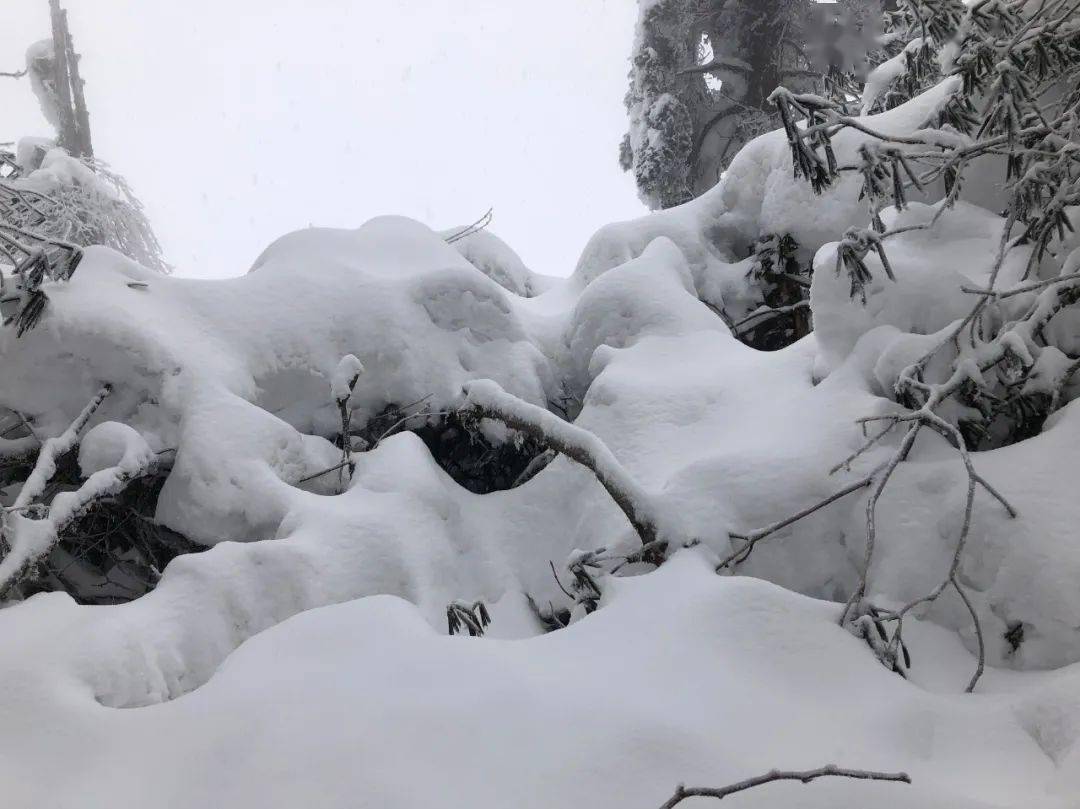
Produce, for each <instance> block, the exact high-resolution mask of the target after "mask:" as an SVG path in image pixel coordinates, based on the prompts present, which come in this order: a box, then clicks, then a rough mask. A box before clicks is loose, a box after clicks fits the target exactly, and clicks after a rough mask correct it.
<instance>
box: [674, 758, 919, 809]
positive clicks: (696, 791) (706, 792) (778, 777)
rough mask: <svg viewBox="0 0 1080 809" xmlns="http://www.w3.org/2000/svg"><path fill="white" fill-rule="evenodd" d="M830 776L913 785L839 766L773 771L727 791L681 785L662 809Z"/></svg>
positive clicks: (900, 775) (898, 777)
mask: <svg viewBox="0 0 1080 809" xmlns="http://www.w3.org/2000/svg"><path fill="white" fill-rule="evenodd" d="M828 776H834V777H840V778H854V779H857V780H861V781H897V782H899V783H902V784H910V783H911V778H910V777H909V776H908V774H907V773H904V772H874V771H872V770H849V769H845V768H842V767H837V766H836V765H835V764H827V765H826V766H824V767H819V768H818V769H816V770H803V771H801V772H799V771H785V770H770V771H769V772H767V773H765V774H764V775H758V776H755V777H754V778H747V779H746V780H745V781H739V782H737V783H734V784H729V785H728V786H726V787H685V786H683V785H682V784H679V786H678V787H677V788H676V790H675V794H674V795H672V796H671V797H670V798H668V800H667V801H666V802H665V803H664V804H663V805H662V806H661V807H660V809H672V807H674V806H676V805H677V804H679V803H682V802H683V801H684V800H686V799H687V798H716V799H717V800H722V799H723V798H726V797H727V796H728V795H734V794H735V793H736V792H744V791H746V790H748V789H753V788H754V787H759V786H761V785H762V784H768V783H771V782H773V781H801V782H802V783H804V784H808V783H810V782H811V781H814V780H816V779H818V778H825V777H828Z"/></svg>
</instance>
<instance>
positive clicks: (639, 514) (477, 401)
mask: <svg viewBox="0 0 1080 809" xmlns="http://www.w3.org/2000/svg"><path fill="white" fill-rule="evenodd" d="M465 398H466V402H465V406H466V407H467V408H469V407H471V408H473V409H474V410H475V411H476V413H477V415H479V416H482V417H484V418H489V419H494V420H496V421H500V422H502V423H503V424H505V425H506V426H507V427H510V428H511V429H514V430H519V431H521V432H523V433H525V434H527V435H530V436H532V437H534V438H536V439H537V440H539V441H541V442H543V443H544V444H546V445H547V446H548V447H550V448H551V449H553V450H555V451H556V452H559V453H561V454H563V455H565V456H566V457H567V458H570V459H571V460H572V461H576V462H577V463H579V464H581V465H582V466H584V467H585V468H586V469H588V470H590V471H591V472H592V473H593V474H594V475H596V479H597V480H598V481H599V482H600V484H601V485H602V486H603V487H604V489H605V490H606V491H607V493H608V494H609V495H611V499H612V500H614V501H615V504H616V505H618V507H619V508H620V509H622V512H623V514H625V515H626V518H627V519H628V520H629V521H630V524H631V525H632V526H633V527H634V530H635V531H637V534H638V536H639V537H640V538H641V542H642V545H644V546H647V547H649V548H655V549H656V550H660V547H659V546H660V545H664V544H666V543H667V542H668V541H670V540H671V539H673V537H671V536H669V535H668V534H667V533H666V532H665V531H664V530H663V529H662V528H661V525H660V521H659V520H658V519H657V516H656V505H655V502H654V499H653V496H652V495H651V494H649V493H648V492H646V491H645V490H644V489H642V488H641V486H640V485H639V484H638V482H637V481H636V480H634V478H633V477H632V476H631V475H630V473H629V472H627V471H626V468H625V467H624V466H623V465H622V464H621V463H619V460H618V459H617V458H616V457H615V455H614V454H613V453H612V451H611V450H610V449H609V448H608V446H607V445H606V444H605V443H604V442H603V441H601V440H600V439H599V438H597V436H596V435H594V434H593V433H591V432H589V431H588V430H586V429H584V428H582V427H578V426H577V425H575V424H570V423H568V422H565V421H563V420H562V419H560V418H559V417H558V416H555V415H554V414H552V413H550V412H548V411H547V410H544V409H543V408H542V407H537V406H536V405H533V404H529V403H528V402H525V401H522V400H521V399H518V398H517V397H516V396H511V395H510V394H508V393H506V391H504V390H503V389H502V388H501V387H499V385H498V384H497V383H495V382H493V381H491V380H489V379H483V380H476V381H473V382H469V383H467V384H466V386H465Z"/></svg>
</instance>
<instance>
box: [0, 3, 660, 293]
mask: <svg viewBox="0 0 1080 809" xmlns="http://www.w3.org/2000/svg"><path fill="white" fill-rule="evenodd" d="M4 3H5V6H6V7H7V8H6V11H7V14H6V16H7V17H8V19H9V20H10V19H14V20H15V21H16V22H15V24H12V25H9V26H8V27H5V28H0V71H14V70H21V69H22V68H23V66H24V53H25V50H26V48H27V46H28V45H30V43H32V42H34V41H36V40H38V39H43V38H45V37H46V36H48V35H49V32H50V28H49V14H48V3H47V1H46V0H4ZM65 5H66V7H67V8H68V12H69V19H70V23H71V29H72V35H73V36H74V39H75V47H76V49H77V50H78V51H79V52H80V53H81V54H82V55H83V59H82V62H81V69H82V75H83V78H84V79H85V80H86V95H87V105H88V107H89V110H90V124H91V130H92V132H93V138H94V148H95V152H96V154H97V156H98V157H99V158H101V159H103V160H105V161H107V162H108V163H110V164H111V165H112V166H113V167H114V168H115V169H117V170H118V171H119V172H120V173H122V174H124V175H125V176H126V177H127V178H128V180H129V181H130V182H131V184H132V186H133V187H134V189H135V192H136V193H137V194H138V195H139V196H140V197H141V199H142V201H143V202H144V203H145V205H146V207H147V210H148V213H149V215H150V218H151V220H152V222H153V224H154V227H155V229H156V231H157V233H158V236H159V238H160V239H161V241H162V243H163V246H164V249H165V253H166V258H167V259H168V260H169V261H170V262H171V263H172V264H174V265H175V267H176V270H175V271H176V273H177V274H179V275H187V276H201V277H214V276H228V275H239V274H241V273H243V272H245V271H246V270H247V269H248V267H249V266H250V264H251V262H252V261H253V260H254V259H255V257H256V256H257V255H258V254H259V253H260V252H261V251H262V249H263V248H264V247H266V245H267V244H269V243H270V242H271V241H273V240H274V239H275V238H277V237H278V236H281V235H282V234H284V233H286V232H288V231H291V230H295V229H297V228H302V227H306V226H308V225H311V224H314V225H327V226H336V227H357V226H359V225H360V224H362V223H363V222H364V221H366V220H367V219H369V218H371V217H373V216H377V215H380V214H391V213H392V214H403V215H406V216H411V217H413V218H416V219H419V220H421V221H423V222H425V223H426V224H428V225H430V226H432V227H434V228H436V229H443V228H450V227H454V226H456V225H461V224H467V223H469V222H471V221H473V220H474V219H477V218H478V217H479V216H480V215H481V214H483V212H484V211H485V210H487V209H488V208H489V207H494V208H495V221H494V223H493V224H492V226H491V230H492V231H493V232H494V233H496V234H498V235H499V236H501V237H502V238H503V239H505V240H506V241H507V242H509V244H510V245H511V246H512V247H513V248H514V249H515V250H516V251H517V252H518V253H519V254H520V255H521V256H522V258H523V259H524V261H525V263H526V264H528V265H529V266H530V267H531V268H532V269H533V270H535V271H537V272H542V273H548V274H552V275H567V274H569V273H570V272H571V271H572V269H573V265H574V262H575V261H576V259H577V255H578V253H579V252H580V250H581V248H582V247H583V246H584V244H585V241H586V240H587V239H588V237H589V236H590V235H591V234H592V232H593V231H594V230H596V228H598V227H600V226H601V225H603V224H604V223H605V222H610V221H613V220H616V219H621V218H627V217H632V216H637V215H640V214H641V213H643V212H644V210H645V209H644V207H643V206H642V205H641V204H640V203H639V202H638V201H637V199H636V196H635V190H634V184H633V180H632V178H631V177H630V176H629V175H626V174H624V173H623V172H622V171H621V169H620V168H619V166H618V161H617V157H618V143H619V139H620V138H621V137H622V133H623V131H624V129H625V126H626V123H625V122H626V117H625V111H624V109H623V106H622V98H623V94H624V93H625V91H626V73H627V69H628V63H627V57H628V54H629V53H630V48H631V44H632V36H633V24H634V20H635V17H636V6H637V3H636V0H546V2H543V3H536V2H530V1H529V0H501V1H500V0H353V1H352V2H348V0H303V2H300V0H258V1H256V0H218V2H209V0H186V1H185V2H172V0H68V2H67V3H66V4H65ZM10 9H14V11H11V10H10ZM0 111H2V112H0V141H9V140H17V139H18V138H20V137H22V136H24V135H46V136H52V135H53V133H52V131H51V129H50V128H49V126H48V125H47V124H46V123H45V120H44V118H43V117H42V115H41V112H40V110H39V108H38V106H37V100H36V99H35V98H34V96H33V94H32V93H31V92H30V86H29V82H28V80H27V79H26V78H23V79H20V80H18V81H13V80H11V79H0Z"/></svg>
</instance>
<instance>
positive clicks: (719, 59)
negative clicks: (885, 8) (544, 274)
mask: <svg viewBox="0 0 1080 809" xmlns="http://www.w3.org/2000/svg"><path fill="white" fill-rule="evenodd" d="M639 7H640V12H639V18H638V24H637V28H636V32H635V40H634V46H633V53H632V56H631V70H630V89H629V92H628V93H627V96H626V106H627V109H628V111H629V117H630V125H629V131H628V132H627V134H626V136H625V137H624V139H623V143H622V147H621V150H620V161H621V164H622V166H623V168H624V169H626V170H628V171H633V172H634V178H635V180H636V182H637V187H638V193H639V195H640V196H641V199H642V200H643V201H644V202H645V204H646V205H648V206H649V207H650V208H653V209H657V208H670V207H672V206H674V205H678V204H681V203H683V202H686V201H687V200H688V199H691V198H693V197H696V196H698V195H700V194H702V193H703V192H705V191H706V190H708V189H709V188H711V187H712V186H713V185H715V184H716V182H717V181H718V180H719V178H720V173H721V172H722V171H723V170H724V168H725V167H726V166H727V164H728V162H729V161H730V160H731V159H732V158H733V157H734V156H735V155H736V154H737V153H738V151H739V149H741V148H742V146H743V145H744V144H746V143H747V142H748V141H750V140H752V139H753V138H754V137H756V136H757V135H760V134H762V133H763V132H767V131H769V130H772V129H775V128H776V127H777V126H779V121H778V119H777V118H776V113H775V109H774V108H773V107H772V105H771V104H769V103H768V98H769V94H770V93H771V92H772V91H773V90H774V89H775V88H776V87H777V86H778V85H780V84H784V85H786V86H788V87H798V88H799V89H800V90H803V91H811V90H813V91H815V92H818V93H821V94H826V95H829V96H832V97H834V98H838V99H840V100H845V101H846V100H848V99H850V98H851V97H852V93H853V92H857V90H855V87H856V82H855V78H856V75H857V74H858V73H859V71H860V65H861V63H860V57H861V55H862V54H864V53H865V51H866V48H865V45H864V43H863V40H864V39H866V37H867V36H868V34H869V33H870V32H871V31H872V30H874V26H873V23H875V22H876V17H877V14H876V11H877V3H876V2H875V0H843V2H840V3H835V4H828V5H821V4H818V3H816V2H814V0H640V3H639Z"/></svg>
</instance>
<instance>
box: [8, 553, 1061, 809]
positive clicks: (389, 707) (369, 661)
mask: <svg viewBox="0 0 1080 809" xmlns="http://www.w3.org/2000/svg"><path fill="white" fill-rule="evenodd" d="M617 585H618V586H613V587H612V590H611V593H610V595H609V596H608V597H607V599H606V601H605V604H604V606H603V608H602V609H601V610H600V611H599V612H597V613H595V614H594V615H592V616H590V617H588V618H586V619H585V620H583V621H580V622H579V623H577V624H576V625H574V626H573V627H571V628H570V629H568V630H565V631H562V632H558V633H555V634H553V635H548V636H544V637H540V638H535V639H531V640H525V641H499V640H488V639H469V638H460V637H457V638H451V637H446V636H445V635H441V634H440V633H437V632H435V631H433V630H432V629H431V628H430V627H429V626H428V625H427V623H426V622H425V621H424V620H423V618H422V617H421V616H420V615H419V614H418V613H417V611H416V610H415V608H413V607H412V606H410V605H409V604H407V603H405V602H403V601H401V600H399V599H396V598H391V597H388V596H380V597H377V598H368V599H361V600H358V601H353V602H351V603H349V604H343V605H340V606H336V607H329V608H325V609H320V610H314V611H311V612H309V613H307V614H305V615H303V616H299V617H297V618H294V619H292V620H289V621H286V622H285V623H283V624H281V625H280V626H278V627H275V628H274V629H272V630H269V631H267V632H265V633H264V634H262V635H261V636H259V637H258V638H256V639H254V640H252V641H251V642H249V643H247V644H245V645H244V646H243V647H241V648H240V649H239V650H238V651H237V652H236V653H235V654H234V655H232V656H231V657H230V658H229V660H228V661H227V663H226V664H225V665H224V666H223V667H222V668H221V670H220V671H219V672H218V673H217V675H216V676H215V677H214V678H213V679H212V680H211V681H210V682H209V683H208V684H207V685H206V686H204V687H203V688H201V689H199V690H198V691H196V692H195V693H193V694H191V695H189V696H188V697H186V698H184V699H182V700H177V701H175V702H172V703H169V704H167V705H161V706H156V707H154V708H144V709H136V710H129V711H108V710H105V709H102V708H100V707H98V706H96V705H94V704H93V703H92V702H89V701H88V700H87V699H86V696H85V694H83V693H81V692H80V691H79V690H78V689H77V688H74V687H72V685H71V684H67V683H53V682H49V683H42V682H41V681H35V680H32V679H28V678H25V677H12V676H7V677H6V678H5V683H6V688H7V691H8V692H9V693H12V694H13V695H15V696H18V697H21V698H22V699H23V700H25V702H24V703H23V704H24V705H25V704H33V705H35V706H36V710H34V711H25V710H24V711H19V712H16V713H14V714H9V715H8V719H7V721H6V722H5V735H7V736H8V738H18V739H19V744H18V745H15V746H12V747H10V748H8V751H7V753H6V754H5V756H3V757H2V759H0V779H2V780H3V782H4V783H5V784H7V785H8V790H9V798H10V800H11V801H12V802H13V803H14V804H16V805H25V806H34V805H42V804H43V803H49V804H50V805H55V806H79V807H82V808H83V809H93V807H98V806H101V807H104V806H108V807H110V809H120V807H127V806H130V807H137V806H147V805H155V804H156V803H158V799H159V798H160V797H161V796H163V795H167V796H168V800H169V805H170V806H173V807H177V809H182V808H183V807H200V806H207V805H229V806H238V807H240V806H243V807H246V806H252V807H254V806H261V807H289V806H295V805H296V804H297V803H299V802H302V801H305V800H306V801H310V800H311V799H312V796H318V798H317V801H318V805H319V806H320V807H325V809H334V808H335V807H352V806H356V805H357V801H358V800H359V801H360V803H361V804H362V805H365V806H366V805H370V806H380V807H387V809H393V807H407V806H418V805H425V806H446V807H450V806H460V805H462V803H467V804H468V805H469V806H474V807H478V809H488V807H490V808H491V809H494V807H502V806H505V805H506V803H507V801H512V802H514V803H515V805H520V806H523V807H536V809H541V807H543V808H544V809H546V807H551V806H564V805H572V804H575V803H585V804H587V805H589V806H594V807H597V808H598V809H608V808H609V807H610V809H615V807H625V806H658V805H659V804H660V803H662V802H663V801H664V800H666V799H667V798H668V797H670V795H671V793H672V792H673V791H674V788H675V785H676V784H677V783H680V782H685V783H687V784H690V785H703V786H704V785H719V784H723V783H727V782H731V781H735V780H740V779H742V778H744V777H747V776H749V775H753V774H758V773H761V772H765V771H767V770H769V769H771V768H773V767H775V766H777V765H781V764H782V765H783V766H784V767H791V768H811V767H817V766H820V765H822V764H824V763H827V762H830V761H835V762H840V763H843V764H844V765H847V766H853V767H864V768H874V769H884V770H889V771H895V770H904V771H906V772H908V773H909V774H910V776H911V778H912V782H913V783H912V785H911V786H907V785H903V784H873V783H864V782H856V781H848V780H845V779H831V780H823V781H818V782H815V783H813V784H809V785H801V784H797V783H786V784H775V785H771V786H769V787H765V788H762V789H759V790H754V791H751V792H748V793H746V794H745V795H744V796H740V805H744V806H747V807H771V806H777V805H798V806H800V807H808V808H809V807H821V809H825V807H829V809H846V808H847V807H850V808H851V809H855V807H864V806H867V805H873V806H879V807H890V808H892V807H895V809H900V808H901V807H903V808H904V809H916V807H917V808H918V809H929V808H930V807H941V809H946V807H947V808H948V809H956V807H970V808H971V809H974V807H1001V806H1019V805H1023V806H1028V807H1033V808H1034V809H1051V807H1055V808H1060V809H1064V807H1067V806H1069V805H1070V804H1069V801H1070V797H1069V796H1070V794H1072V790H1073V789H1075V787H1076V780H1075V777H1074V774H1070V773H1069V772H1068V770H1067V769H1058V768H1057V767H1055V765H1054V762H1053V761H1052V760H1051V758H1050V757H1049V756H1048V755H1047V754H1046V753H1045V752H1044V750H1043V749H1042V748H1041V747H1040V745H1039V744H1038V743H1037V742H1036V739H1038V738H1042V739H1046V740H1050V739H1052V738H1054V735H1053V734H1055V733H1056V732H1057V730H1056V728H1059V727H1060V723H1057V722H1055V720H1056V719H1057V718H1058V717H1060V716H1061V714H1060V713H1059V711H1060V710H1062V709H1065V708H1066V706H1067V700H1065V699H1064V697H1065V694H1067V693H1068V687H1069V686H1071V687H1072V688H1075V686H1076V685H1077V678H1078V677H1080V673H1078V672H1077V671H1076V669H1075V668H1074V669H1070V670H1069V671H1067V672H1062V673H1061V675H1060V677H1059V681H1058V687H1057V688H1055V689H1054V690H1053V691H1049V692H1048V691H1046V690H1041V691H1036V690H1032V689H1029V690H1022V691H1019V692H1016V693H1002V694H996V695H993V696H988V697H982V698H980V699H979V701H978V704H972V703H971V701H970V698H964V697H958V696H941V695H936V694H932V693H928V692H926V691H924V690H922V689H920V688H919V687H918V686H916V685H914V684H912V683H909V682H905V681H904V680H901V679H900V678H898V677H895V676H893V675H890V674H889V673H888V672H886V671H885V670H884V669H882V668H881V667H880V666H879V665H878V664H877V662H876V661H875V660H874V659H873V657H872V655H871V654H870V653H869V651H868V650H867V649H866V647H865V646H864V645H863V644H862V643H861V642H860V641H858V640H857V639H856V638H854V637H852V636H851V635H849V634H848V633H846V632H844V631H843V630H841V629H840V628H839V627H838V626H837V625H836V613H837V607H836V605H831V604H826V603H822V602H815V601H811V600H809V599H806V598H803V597H800V596H797V595H794V594H792V593H789V592H785V591H783V590H781V589H779V588H777V587H775V586H772V585H769V584H766V583H763V582H759V581H754V580H750V579H726V580H718V579H717V578H716V576H715V575H713V573H712V571H711V568H710V567H709V566H708V565H707V564H705V563H704V561H703V559H702V558H701V557H700V556H698V555H696V554H695V553H694V552H689V553H684V554H683V555H680V556H678V557H676V558H674V559H673V560H671V561H670V562H669V563H668V564H667V565H666V566H665V567H664V568H663V569H661V570H660V571H659V572H657V573H656V574H655V575H652V576H648V577H644V578H641V579H636V580H629V581H620V582H617ZM9 614H10V613H3V614H0V622H2V619H3V618H6V617H8V616H9ZM949 651H952V650H949ZM946 657H948V655H946ZM433 674H437V676H433ZM57 695H60V696H61V697H62V698H61V699H60V700H57V699H56V697H57ZM43 696H45V697H46V699H45V701H44V702H42V701H40V700H41V699H42V697H43ZM268 705H273V706H275V707H274V709H273V710H270V711H268V710H267V708H266V706H268ZM730 729H738V732H730ZM8 734H10V735H8ZM976 739H977V740H978V744H973V743H972V742H973V740H976ZM1071 750H1072V747H1071V746H1069V745H1067V746H1066V748H1065V750H1063V751H1061V752H1060V753H1059V757H1060V758H1061V760H1062V761H1066V760H1068V757H1069V755H1070V753H1069V752H1066V751H1071ZM60 761H63V762H68V763H67V764H66V766H67V767H69V768H74V769H73V770H70V771H69V772H68V773H66V775H65V777H64V778H56V777H53V776H52V773H53V770H54V768H55V766H56V765H55V764H54V762H60ZM177 761H183V762H184V767H183V768H182V771H181V770H180V769H178V768H177V767H176V766H175V763H176V762H177ZM121 781H122V782H123V784H124V789H122V790H116V789H115V784H116V783H118V782H121Z"/></svg>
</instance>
